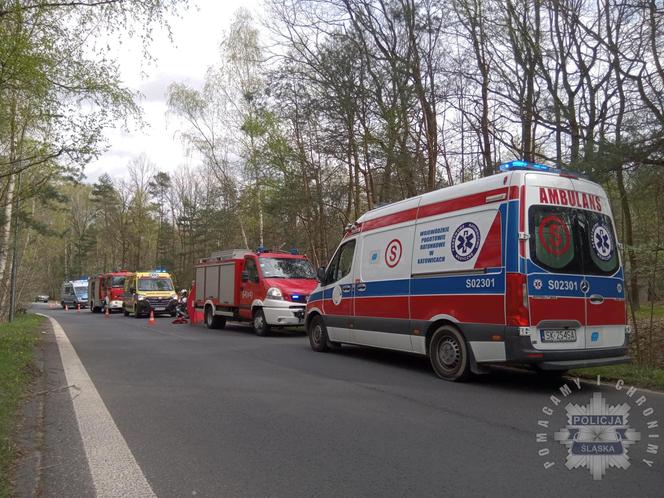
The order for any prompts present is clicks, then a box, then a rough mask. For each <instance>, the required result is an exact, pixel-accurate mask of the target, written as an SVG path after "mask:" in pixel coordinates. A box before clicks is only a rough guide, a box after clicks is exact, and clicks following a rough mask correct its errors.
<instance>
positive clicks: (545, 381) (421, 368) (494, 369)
mask: <svg viewBox="0 0 664 498" xmlns="http://www.w3.org/2000/svg"><path fill="white" fill-rule="evenodd" d="M332 354H338V355H343V356H345V357H353V358H356V359H358V360H364V361H365V362H371V363H377V364H381V365H385V366H390V367H393V368H398V369H402V370H408V371H410V372H413V373H418V374H420V373H421V374H422V376H423V378H424V377H426V379H427V381H428V380H431V379H433V380H434V381H439V382H446V381H444V380H442V379H438V378H436V376H435V374H434V372H433V370H432V369H431V365H430V364H429V360H428V359H427V358H425V357H423V356H420V355H415V354H409V353H399V352H396V351H390V350H383V349H376V348H368V347H362V346H349V345H344V346H343V347H342V348H341V350H340V351H337V352H334V353H332ZM565 379H566V377H555V376H547V375H541V374H537V373H536V372H533V371H531V370H529V369H528V368H527V367H523V368H520V367H512V366H491V367H490V368H489V373H487V374H483V375H472V376H471V377H470V379H469V380H468V381H467V382H466V383H470V384H474V385H480V386H487V387H491V388H492V389H505V390H509V391H513V390H515V389H517V390H521V391H524V392H543V393H550V392H551V390H552V389H557V388H558V387H560V386H561V385H562V384H563V383H564V381H565ZM423 380H424V379H423Z"/></svg>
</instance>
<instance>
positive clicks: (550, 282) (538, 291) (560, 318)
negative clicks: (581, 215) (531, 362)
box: [522, 173, 588, 350]
mask: <svg viewBox="0 0 664 498" xmlns="http://www.w3.org/2000/svg"><path fill="white" fill-rule="evenodd" d="M525 184H526V189H525V190H526V201H525V202H526V204H525V213H524V215H525V218H526V224H527V227H528V228H527V230H528V240H529V244H528V249H527V258H526V273H527V287H528V305H529V306H528V308H529V310H530V324H531V327H533V329H532V330H531V340H532V343H533V346H534V347H535V348H537V349H542V350H554V349H557V350H563V349H583V348H585V347H586V305H585V302H586V299H585V296H586V292H587V285H588V283H587V280H586V279H585V277H584V271H583V255H582V241H581V240H580V239H581V237H580V233H579V228H578V209H577V206H576V197H575V190H574V185H573V184H572V181H571V179H570V178H567V177H563V176H559V175H552V174H543V173H527V174H526V175H525ZM522 202H523V200H522Z"/></svg>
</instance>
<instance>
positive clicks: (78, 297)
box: [60, 277, 88, 309]
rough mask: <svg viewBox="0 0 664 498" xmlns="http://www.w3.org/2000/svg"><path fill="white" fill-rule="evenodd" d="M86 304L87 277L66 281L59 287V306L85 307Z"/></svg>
mask: <svg viewBox="0 0 664 498" xmlns="http://www.w3.org/2000/svg"><path fill="white" fill-rule="evenodd" d="M87 304H88V279H87V278H83V277H81V278H80V279H78V280H70V281H66V282H64V283H63V284H62V287H61V289H60V306H62V308H63V309H64V308H65V307H71V308H76V307H79V306H80V307H81V308H85V307H86V306H87Z"/></svg>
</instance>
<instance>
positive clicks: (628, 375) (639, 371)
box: [570, 364, 664, 391]
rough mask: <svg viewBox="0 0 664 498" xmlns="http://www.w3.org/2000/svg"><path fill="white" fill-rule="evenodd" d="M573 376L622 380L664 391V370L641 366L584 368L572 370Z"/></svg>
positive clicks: (626, 382)
mask: <svg viewBox="0 0 664 498" xmlns="http://www.w3.org/2000/svg"><path fill="white" fill-rule="evenodd" d="M570 375H572V376H579V377H582V378H591V379H596V378H597V376H598V375H599V376H601V379H602V380H603V381H611V380H619V379H622V380H623V381H625V384H627V385H630V386H631V385H633V386H636V387H645V388H649V389H655V390H657V391H664V368H653V367H645V366H641V365H634V364H626V365H609V366H606V367H597V368H583V369H579V370H572V371H571V372H570Z"/></svg>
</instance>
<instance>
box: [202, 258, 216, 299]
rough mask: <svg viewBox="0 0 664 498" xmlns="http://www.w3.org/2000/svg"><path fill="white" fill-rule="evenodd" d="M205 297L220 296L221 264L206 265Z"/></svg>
mask: <svg viewBox="0 0 664 498" xmlns="http://www.w3.org/2000/svg"><path fill="white" fill-rule="evenodd" d="M202 288H203V289H204V291H205V294H204V295H205V297H206V298H207V297H210V296H215V297H216V296H218V290H219V265H210V266H206V267H205V287H202Z"/></svg>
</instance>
